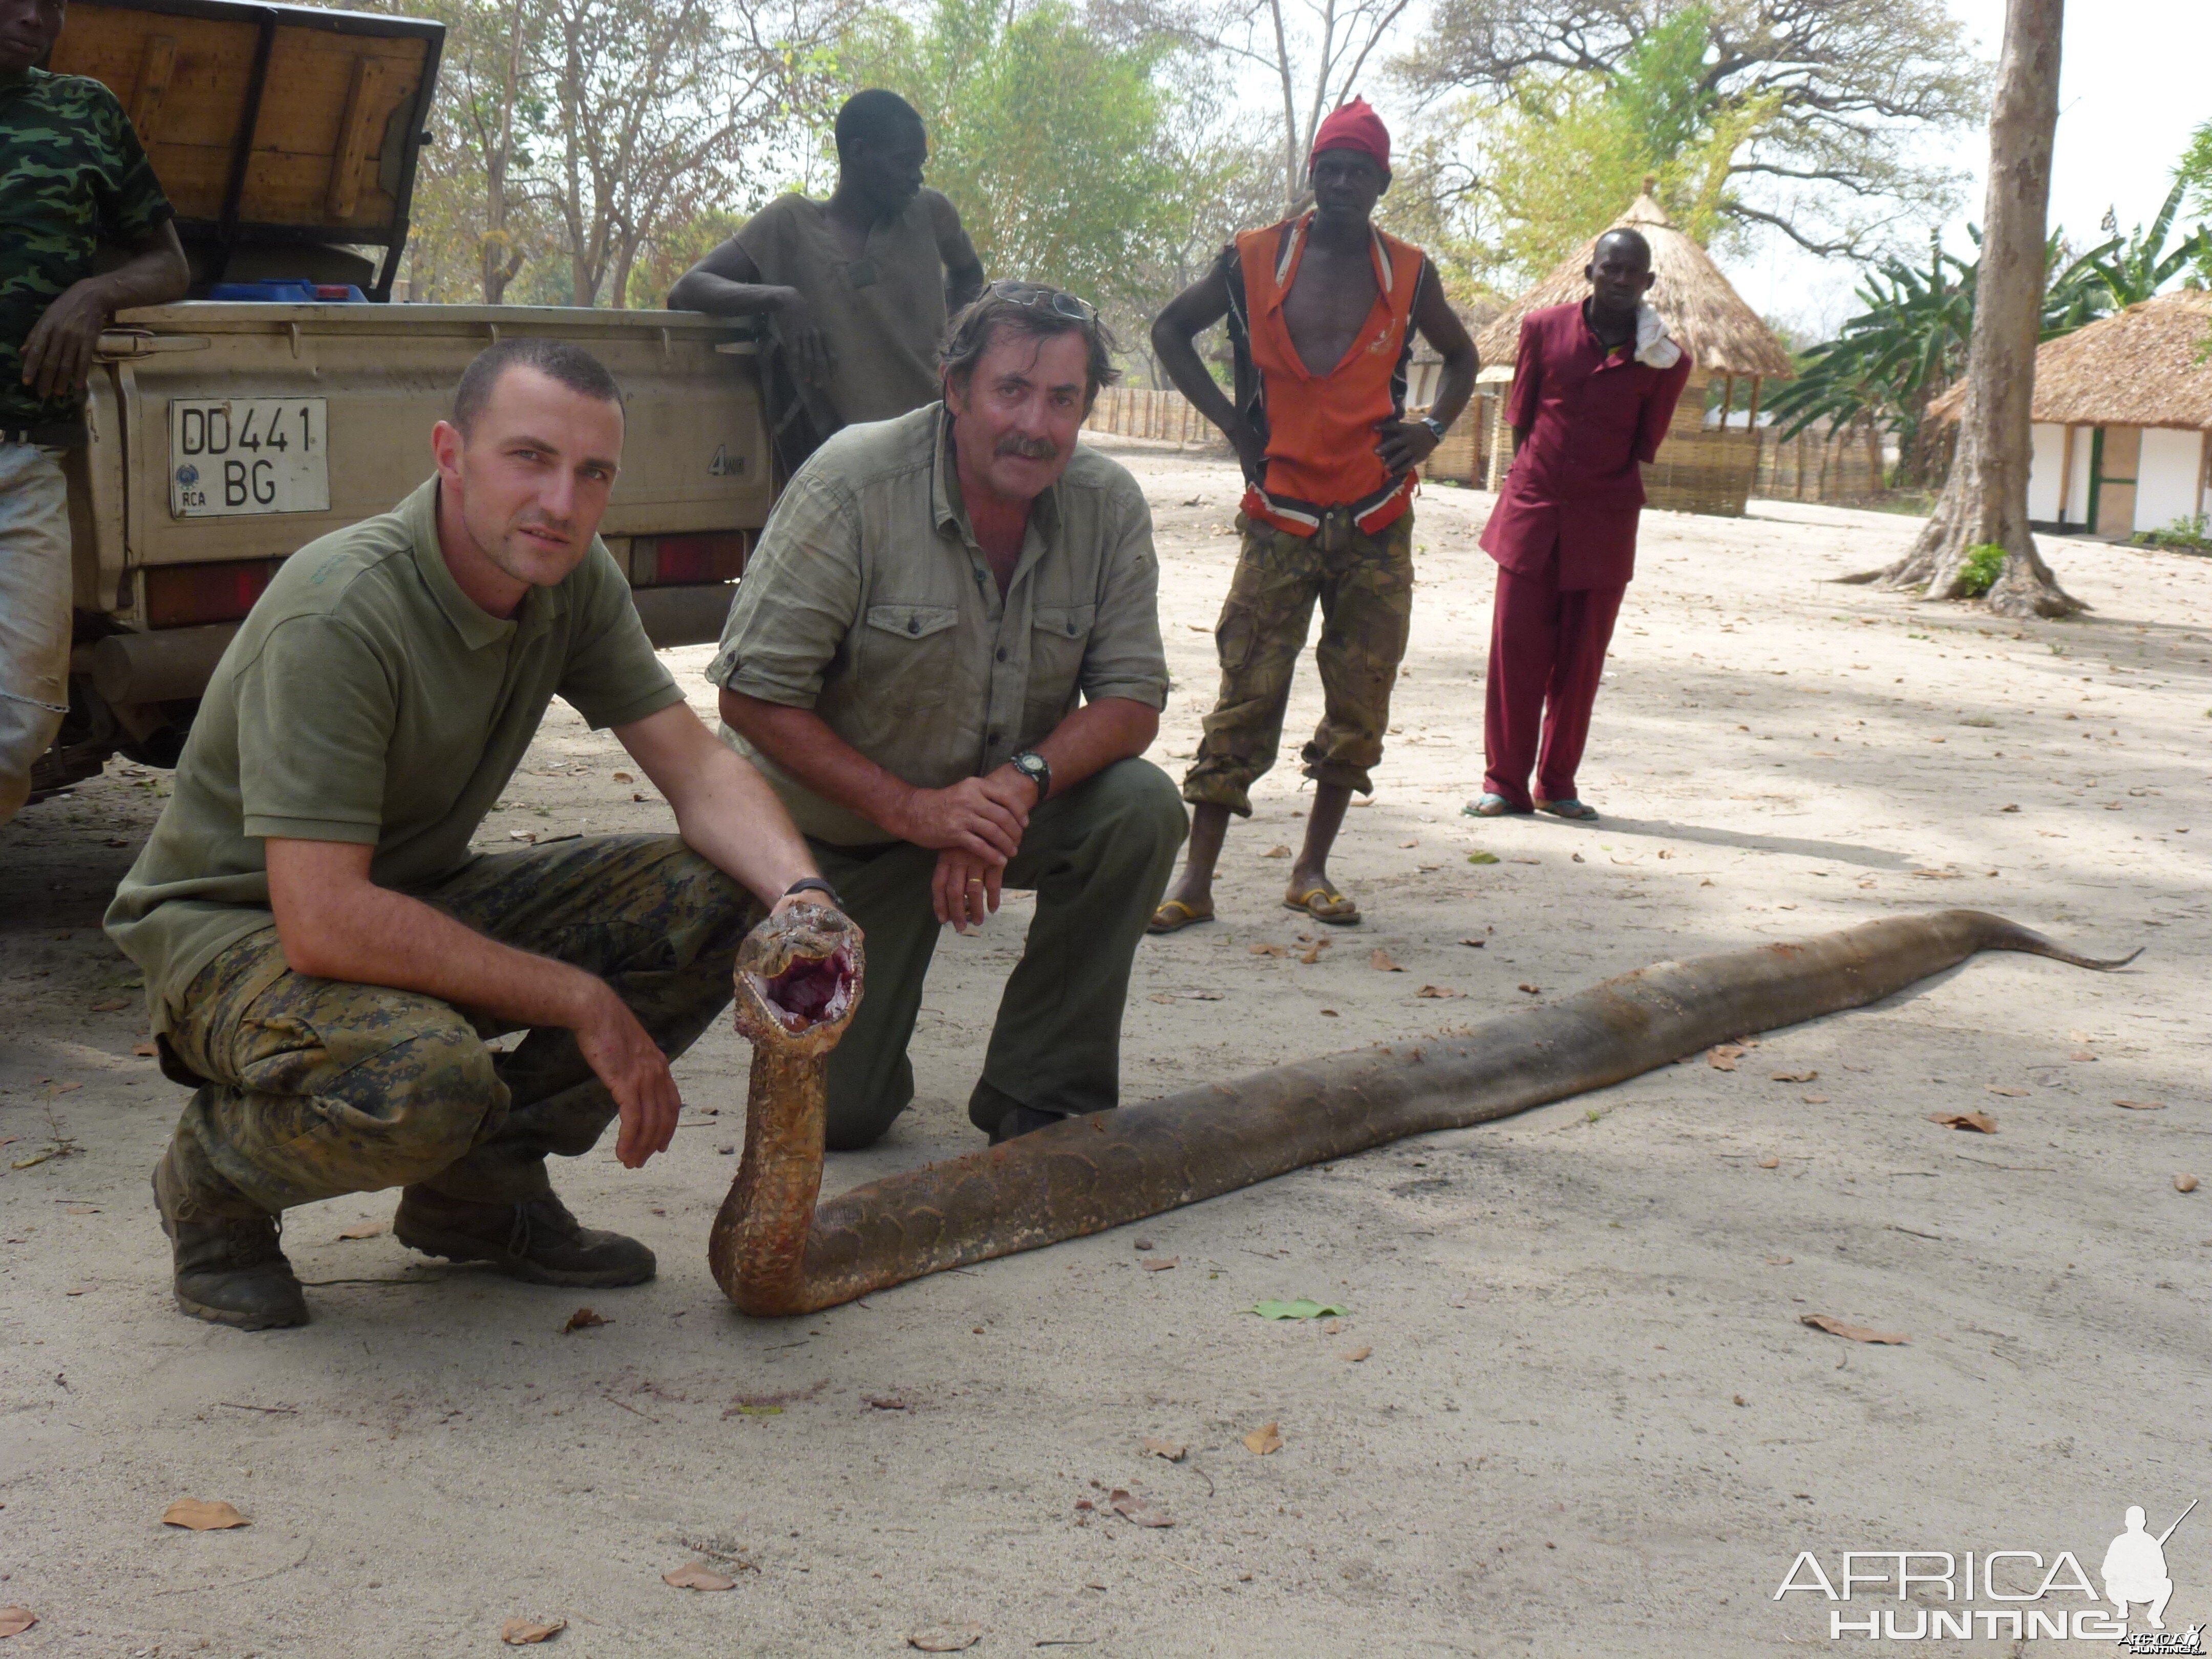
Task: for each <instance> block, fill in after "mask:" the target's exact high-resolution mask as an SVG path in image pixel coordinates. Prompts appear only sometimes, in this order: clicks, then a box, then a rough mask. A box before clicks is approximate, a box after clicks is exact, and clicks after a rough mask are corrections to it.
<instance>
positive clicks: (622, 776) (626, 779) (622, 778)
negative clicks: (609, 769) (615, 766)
mask: <svg viewBox="0 0 2212 1659" xmlns="http://www.w3.org/2000/svg"><path fill="white" fill-rule="evenodd" d="M614 776H615V781H616V782H617V783H635V782H636V781H637V780H636V779H635V778H634V777H632V776H630V775H629V773H627V772H617V773H616V774H615V775H614Z"/></svg>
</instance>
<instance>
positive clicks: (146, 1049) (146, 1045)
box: [131, 1042, 161, 1060]
mask: <svg viewBox="0 0 2212 1659" xmlns="http://www.w3.org/2000/svg"><path fill="white" fill-rule="evenodd" d="M131 1053H132V1054H136V1055H137V1056H138V1058H139V1059H141V1060H154V1059H156V1058H158V1057H159V1056H160V1054H161V1049H159V1048H156V1047H155V1045H154V1044H152V1043H150V1042H134V1043H132V1044H131Z"/></svg>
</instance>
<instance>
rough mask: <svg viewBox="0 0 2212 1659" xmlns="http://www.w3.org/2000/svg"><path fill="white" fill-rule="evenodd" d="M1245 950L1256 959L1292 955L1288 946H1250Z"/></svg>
mask: <svg viewBox="0 0 2212 1659" xmlns="http://www.w3.org/2000/svg"><path fill="white" fill-rule="evenodd" d="M1244 948H1245V949H1246V950H1248V951H1250V952H1251V953H1252V954H1253V955H1254V956H1255V957H1286V956H1288V955H1290V953H1291V947H1290V946H1289V945H1246V946H1245V947H1244Z"/></svg>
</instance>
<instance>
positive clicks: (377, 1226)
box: [338, 1221, 391, 1238]
mask: <svg viewBox="0 0 2212 1659" xmlns="http://www.w3.org/2000/svg"><path fill="white" fill-rule="evenodd" d="M390 1225H391V1224H390V1223H389V1222H384V1221H356V1222H355V1223H354V1224H353V1225H352V1226H350V1227H343V1228H340V1229H339V1230H338V1237H340V1238H375V1237H379V1236H380V1235H381V1234H382V1233H384V1232H385V1231H386V1230H387V1229H388V1228H389V1227H390Z"/></svg>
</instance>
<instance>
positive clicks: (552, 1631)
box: [499, 1619, 568, 1648]
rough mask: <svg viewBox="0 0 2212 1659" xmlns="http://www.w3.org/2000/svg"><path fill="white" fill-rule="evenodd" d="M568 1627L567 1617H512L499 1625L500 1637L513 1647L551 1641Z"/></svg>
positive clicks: (530, 1645)
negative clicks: (541, 1619)
mask: <svg viewBox="0 0 2212 1659" xmlns="http://www.w3.org/2000/svg"><path fill="white" fill-rule="evenodd" d="M566 1629H568V1620H565V1619H548V1620H544V1621H542V1622H541V1621H539V1620H536V1619H510V1620H507V1622H506V1623H505V1624H503V1625H501V1626H500V1627H499V1639H500V1640H501V1641H502V1642H504V1643H506V1644H507V1646H509V1647H511V1648H527V1647H535V1646H536V1645H537V1644H538V1643H540V1642H550V1641H551V1640H552V1639H553V1638H555V1637H556V1636H558V1635H559V1634H560V1633H561V1632H562V1631H564V1630H566Z"/></svg>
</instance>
